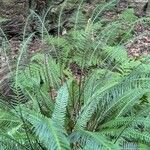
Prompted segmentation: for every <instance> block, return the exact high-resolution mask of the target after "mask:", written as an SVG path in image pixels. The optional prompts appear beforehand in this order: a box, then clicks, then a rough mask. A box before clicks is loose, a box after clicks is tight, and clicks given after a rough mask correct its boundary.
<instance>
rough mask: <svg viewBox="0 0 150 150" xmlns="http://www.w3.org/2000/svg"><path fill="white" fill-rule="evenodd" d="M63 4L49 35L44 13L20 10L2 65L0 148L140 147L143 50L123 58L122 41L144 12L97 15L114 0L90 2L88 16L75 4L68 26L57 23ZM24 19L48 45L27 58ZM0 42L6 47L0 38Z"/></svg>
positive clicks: (146, 98) (145, 99)
mask: <svg viewBox="0 0 150 150" xmlns="http://www.w3.org/2000/svg"><path fill="white" fill-rule="evenodd" d="M67 4H68V3H67V2H66V3H64V5H62V8H61V11H60V14H59V16H58V32H57V35H51V34H49V33H48V29H47V27H46V25H47V22H46V21H47V20H46V15H45V16H44V17H43V16H42V17H40V16H38V15H37V14H36V13H35V12H34V11H32V12H31V14H30V15H29V17H28V20H27V22H26V25H25V28H24V35H23V42H22V44H21V46H20V51H19V55H18V58H17V61H16V62H14V64H13V65H12V64H9V66H10V69H11V72H10V80H11V85H10V86H11V87H12V92H13V94H11V95H9V96H3V95H2V96H1V100H0V149H1V150H12V149H13V150H21V149H22V150H26V149H28V150H67V149H73V150H81V149H82V150H92V149H93V150H121V149H122V148H123V147H124V143H126V144H129V143H133V144H135V145H137V146H138V147H139V149H140V150H142V149H143V150H148V148H149V147H150V130H149V129H150V116H149V113H150V56H143V57H141V58H138V59H133V58H129V57H128V54H127V50H126V47H125V44H127V43H128V42H129V41H130V40H132V39H134V38H135V37H134V36H133V32H134V30H133V28H134V25H135V24H137V23H143V24H145V23H148V22H149V21H150V19H149V18H146V17H142V18H140V19H139V18H137V17H136V16H135V15H134V12H133V10H132V9H127V10H125V11H123V12H122V13H121V14H119V15H118V18H117V19H114V20H113V21H112V20H111V21H109V20H107V19H105V18H102V13H103V11H104V10H106V9H113V8H114V7H115V4H116V3H115V1H114V3H113V2H109V3H108V2H107V3H104V4H103V5H98V6H97V7H96V8H95V9H94V11H93V13H92V14H91V16H90V18H89V17H88V16H86V14H84V13H83V11H82V3H80V4H79V6H78V7H77V9H76V11H75V12H74V13H73V14H72V15H71V16H70V17H69V18H68V19H69V23H70V29H69V30H68V29H66V28H64V29H62V28H61V22H62V21H63V17H64V16H63V11H64V9H65V8H66V7H68V5H67ZM47 14H48V12H47ZM32 18H36V21H37V24H38V32H39V33H40V36H41V40H42V42H43V43H44V44H46V45H47V46H48V49H46V50H45V51H44V50H43V51H42V50H41V51H40V52H38V53H35V54H33V56H32V57H31V58H28V57H27V56H28V51H27V48H28V44H29V43H30V41H31V39H32V37H33V36H34V33H32V34H31V35H28V37H27V36H26V35H27V33H26V28H27V24H28V23H29V22H30V19H32ZM43 18H44V19H43ZM6 43H7V44H6ZM3 44H4V45H5V47H6V50H7V49H8V47H9V44H8V41H7V39H5V42H4V43H3ZM6 53H7V51H6ZM12 68H13V69H12ZM14 68H15V69H14Z"/></svg>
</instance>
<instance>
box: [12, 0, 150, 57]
mask: <svg viewBox="0 0 150 150" xmlns="http://www.w3.org/2000/svg"><path fill="white" fill-rule="evenodd" d="M86 7H88V6H86ZM91 7H92V6H91V5H89V8H91ZM128 7H129V5H128V3H127V1H125V0H122V1H121V2H120V3H119V4H118V6H117V7H116V9H114V10H111V11H107V12H105V13H104V14H103V17H104V18H105V19H108V20H113V19H115V18H117V16H118V14H119V13H120V12H122V11H123V10H125V9H127V8H128ZM134 9H135V14H136V15H137V16H139V17H141V16H143V15H144V11H141V9H139V6H137V8H136V6H134ZM149 32H150V24H137V25H136V26H135V28H134V40H133V41H130V42H129V43H127V44H126V45H125V46H126V48H127V50H128V54H129V56H135V57H139V56H141V55H143V54H150V34H149ZM10 43H11V47H12V53H14V57H15V53H16V52H17V49H18V48H19V46H18V45H19V44H20V41H18V40H17V38H14V37H12V38H11V39H10ZM45 47H46V46H45V45H43V44H42V43H41V41H40V39H39V38H35V39H34V40H33V41H32V43H31V44H30V46H29V53H33V52H35V51H39V50H41V49H44V48H45Z"/></svg>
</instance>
